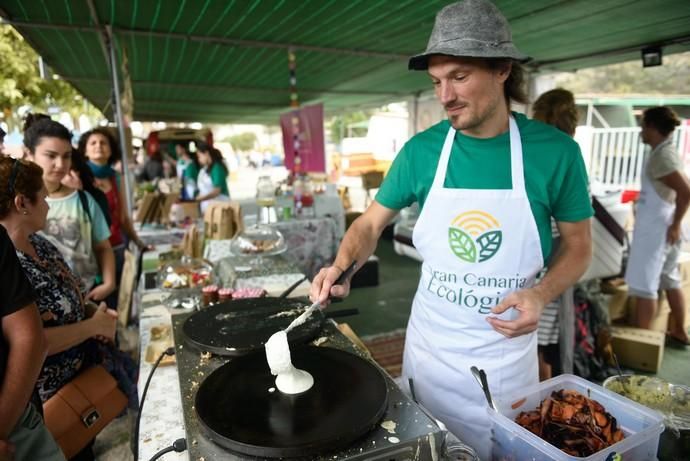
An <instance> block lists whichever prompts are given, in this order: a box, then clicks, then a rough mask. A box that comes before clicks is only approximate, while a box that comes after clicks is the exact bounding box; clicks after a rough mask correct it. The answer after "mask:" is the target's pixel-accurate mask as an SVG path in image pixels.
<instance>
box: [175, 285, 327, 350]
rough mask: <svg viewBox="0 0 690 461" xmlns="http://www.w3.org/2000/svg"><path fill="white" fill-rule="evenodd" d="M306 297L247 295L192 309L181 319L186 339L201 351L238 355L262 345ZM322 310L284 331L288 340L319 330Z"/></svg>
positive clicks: (305, 303) (298, 340)
mask: <svg viewBox="0 0 690 461" xmlns="http://www.w3.org/2000/svg"><path fill="white" fill-rule="evenodd" d="M309 304H310V303H309V301H308V300H306V299H299V298H298V299H294V298H249V299H237V300H233V301H227V302H224V303H220V304H216V305H213V306H210V307H207V308H205V309H202V310H200V311H199V312H196V313H195V314H193V315H192V316H190V317H189V318H188V319H187V320H186V321H185V323H184V325H183V327H182V331H183V333H184V336H185V339H186V340H187V342H188V343H189V344H190V345H192V346H194V347H196V348H197V349H199V350H202V351H208V352H212V353H214V354H217V355H224V356H239V355H244V354H247V353H249V352H252V351H255V350H258V349H263V345H264V344H265V343H266V341H268V338H270V337H271V335H272V334H273V333H275V332H276V331H278V330H282V329H285V328H287V326H288V325H289V324H290V322H291V321H292V320H293V319H295V318H296V317H297V316H299V314H300V313H302V312H304V309H305V308H306V307H307V306H309ZM323 321H324V314H323V312H322V311H320V310H317V311H316V312H314V313H313V314H312V315H311V317H310V318H309V319H307V321H306V322H305V323H304V324H302V325H300V326H299V327H297V328H294V329H292V330H291V331H290V333H289V334H288V341H289V342H290V344H301V343H305V342H307V341H309V340H311V339H313V338H314V337H315V336H316V335H317V334H318V332H319V331H320V330H321V325H322V322H323Z"/></svg>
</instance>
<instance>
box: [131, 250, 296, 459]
mask: <svg viewBox="0 0 690 461" xmlns="http://www.w3.org/2000/svg"><path fill="white" fill-rule="evenodd" d="M170 247H171V246H170V245H166V244H162V245H160V246H159V247H157V248H156V250H155V251H153V252H147V253H144V260H143V262H142V267H143V270H144V271H143V273H142V275H141V279H140V283H139V289H138V292H137V294H136V295H135V297H134V300H133V304H134V306H133V311H138V312H139V341H140V343H139V344H140V367H139V383H138V384H139V395H140V397H141V393H142V392H143V389H144V384H145V383H146V379H147V378H148V375H149V373H150V371H151V368H152V365H153V362H155V360H156V359H157V358H158V356H159V355H160V353H162V352H163V350H165V348H166V347H167V346H172V345H173V336H172V330H171V327H172V323H173V320H172V319H173V318H174V317H175V316H176V315H177V314H180V313H186V314H189V313H191V312H192V311H191V310H189V309H169V308H167V307H165V305H164V304H163V302H162V300H163V298H162V295H163V293H162V292H161V291H160V290H159V289H158V288H157V286H155V284H153V285H152V283H151V282H150V280H155V278H153V279H152V278H150V277H147V274H156V273H157V269H156V264H155V263H156V261H157V259H158V254H160V253H162V252H165V251H168V250H169V249H170ZM243 263H246V261H245V262H243V261H242V260H239V261H238V264H240V265H241V264H243ZM221 272H223V273H224V277H225V279H226V282H227V283H228V284H229V285H228V286H230V284H235V285H236V286H242V285H243V284H244V285H251V286H257V285H259V284H261V283H264V282H265V281H266V280H270V281H271V283H272V285H271V287H269V288H272V289H273V290H275V291H283V290H285V289H286V288H287V287H289V286H290V285H291V284H292V283H294V282H295V281H296V280H295V279H296V278H297V279H300V278H303V275H302V274H300V273H298V272H297V269H296V268H295V267H294V266H293V265H291V264H290V263H288V262H287V261H286V260H285V259H284V258H280V257H278V258H275V260H274V261H272V263H271V264H267V265H266V266H265V267H264V268H263V271H262V272H261V274H247V273H246V272H242V271H236V272H235V271H234V270H233V266H232V264H230V263H229V262H227V261H226V262H225V263H224V264H223V268H222V269H221ZM252 275H256V276H257V277H258V278H256V279H255V278H254V277H253V276H252ZM147 285H148V287H147ZM308 285H309V284H308V282H307V281H305V282H304V285H300V286H299V287H298V289H296V290H295V291H293V295H294V296H300V295H302V294H304V292H305V290H306V289H307V288H308ZM305 287H306V288H305ZM152 329H153V332H154V336H158V337H157V338H154V340H152V337H151V336H152ZM161 332H162V335H161ZM180 346H181V345H180ZM180 346H178V347H180ZM182 347H183V346H182ZM197 356H198V354H197ZM180 395H181V393H180V385H179V375H178V368H177V366H176V365H175V364H171V365H166V364H165V360H164V361H163V365H161V366H159V367H158V368H157V369H156V371H155V373H154V375H153V377H152V379H151V383H150V385H149V390H148V393H147V396H146V400H145V404H144V410H143V412H142V415H141V423H140V431H139V459H150V458H151V457H152V456H153V455H154V454H155V453H156V452H158V451H159V450H161V449H163V448H165V447H166V446H168V445H170V444H172V442H173V441H175V440H176V439H178V438H181V437H184V436H185V425H184V421H183V418H182V402H181V400H180ZM190 443H191V442H190ZM166 459H168V460H187V459H190V458H189V454H188V452H185V453H170V454H167V455H166Z"/></svg>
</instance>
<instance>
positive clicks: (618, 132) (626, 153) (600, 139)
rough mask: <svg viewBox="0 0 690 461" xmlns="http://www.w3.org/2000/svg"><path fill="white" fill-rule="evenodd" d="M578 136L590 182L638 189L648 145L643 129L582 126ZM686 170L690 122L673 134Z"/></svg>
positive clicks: (578, 130) (688, 160) (688, 162)
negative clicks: (645, 142) (641, 136)
mask: <svg viewBox="0 0 690 461" xmlns="http://www.w3.org/2000/svg"><path fill="white" fill-rule="evenodd" d="M575 139H576V140H577V142H578V143H579V144H580V148H581V149H582V155H583V157H584V159H585V164H586V166H587V171H588V173H589V178H590V181H591V182H597V183H600V184H601V185H603V186H606V187H612V188H626V189H628V188H629V189H639V187H640V173H641V172H642V163H643V161H644V156H645V154H646V153H647V152H648V151H649V149H648V147H647V146H646V145H644V144H642V141H640V128H637V127H634V128H591V127H587V126H581V127H578V129H577V134H576V135H575ZM673 142H674V144H675V145H676V148H677V150H678V152H679V153H680V155H681V157H682V161H683V165H684V166H685V170H686V171H689V169H690V125H681V126H679V127H678V128H677V129H676V130H675V131H674V133H673Z"/></svg>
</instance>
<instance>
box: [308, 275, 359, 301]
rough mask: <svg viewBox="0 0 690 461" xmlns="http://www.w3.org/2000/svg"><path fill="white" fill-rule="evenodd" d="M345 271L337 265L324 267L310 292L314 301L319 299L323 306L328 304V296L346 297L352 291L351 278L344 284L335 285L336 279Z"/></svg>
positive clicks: (310, 296)
mask: <svg viewBox="0 0 690 461" xmlns="http://www.w3.org/2000/svg"><path fill="white" fill-rule="evenodd" d="M342 273H343V270H342V269H340V268H338V267H336V266H330V267H324V268H322V269H321V270H320V271H319V273H318V274H316V277H314V280H313V281H312V282H311V291H310V293H309V299H311V301H312V302H316V301H319V303H320V304H321V305H323V306H326V305H328V298H329V297H330V296H334V297H337V298H344V297H345V296H347V295H348V294H349V293H350V279H349V277H348V279H347V280H346V281H345V282H344V283H343V284H342V285H334V283H335V281H336V280H337V279H338V277H340V275H341V274H342Z"/></svg>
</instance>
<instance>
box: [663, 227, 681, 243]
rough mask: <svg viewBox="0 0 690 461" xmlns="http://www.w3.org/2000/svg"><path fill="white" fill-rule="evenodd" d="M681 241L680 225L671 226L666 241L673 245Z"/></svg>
mask: <svg viewBox="0 0 690 461" xmlns="http://www.w3.org/2000/svg"><path fill="white" fill-rule="evenodd" d="M678 240H680V225H675V224H671V225H670V226H669V228H668V230H667V231H666V241H667V242H668V243H669V244H671V245H673V244H674V243H676V242H677V241H678Z"/></svg>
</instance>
